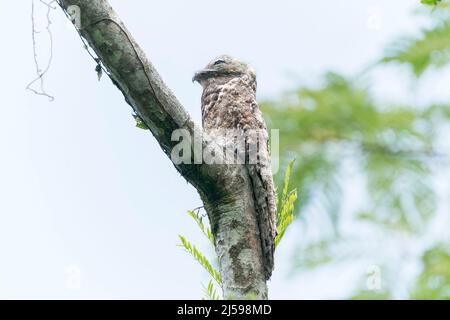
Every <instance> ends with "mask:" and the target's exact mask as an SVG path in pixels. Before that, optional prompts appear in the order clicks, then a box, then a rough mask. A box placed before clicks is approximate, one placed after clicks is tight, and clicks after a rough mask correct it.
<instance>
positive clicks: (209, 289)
mask: <svg viewBox="0 0 450 320" xmlns="http://www.w3.org/2000/svg"><path fill="white" fill-rule="evenodd" d="M203 290H204V292H205V298H206V299H207V300H220V295H219V294H218V293H217V289H216V287H215V286H214V283H213V280H212V279H210V280H209V282H208V285H207V286H204V285H203Z"/></svg>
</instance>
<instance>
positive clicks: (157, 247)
mask: <svg viewBox="0 0 450 320" xmlns="http://www.w3.org/2000/svg"><path fill="white" fill-rule="evenodd" d="M110 2H111V4H112V6H113V7H114V8H115V9H116V11H117V13H118V14H119V16H120V17H121V19H122V20H123V21H124V23H125V24H126V26H127V27H128V29H129V30H130V32H131V33H132V34H133V36H134V37H135V39H136V40H137V42H138V43H139V44H140V45H141V47H142V48H143V49H144V51H145V52H146V54H147V55H148V57H149V59H150V60H151V61H152V62H153V64H154V65H155V67H156V68H157V69H158V71H159V72H160V74H161V75H162V77H163V79H164V80H165V81H166V82H167V84H168V85H169V87H170V88H172V90H173V92H174V93H175V95H176V96H177V97H178V99H179V100H180V101H181V103H182V104H183V105H184V106H185V107H186V109H187V110H188V111H189V112H190V113H191V114H192V116H193V118H194V119H195V120H196V121H199V120H200V94H201V88H200V86H198V85H196V84H192V82H191V78H192V75H193V74H194V72H195V71H196V70H198V69H200V68H202V67H203V66H204V65H206V63H207V62H209V61H210V60H211V59H212V58H213V57H215V56H217V55H220V54H223V53H226V54H230V55H233V56H235V57H238V58H240V59H242V60H245V61H247V62H249V63H250V64H251V65H252V66H253V67H254V68H255V69H256V71H257V74H258V85H259V88H258V90H259V92H258V96H259V99H267V98H273V97H276V96H278V95H279V94H281V93H282V92H283V91H286V90H289V89H293V88H295V87H296V86H298V85H300V84H305V83H306V84H314V83H317V82H318V79H319V76H320V74H321V73H323V72H324V71H327V70H335V71H338V72H341V73H344V74H348V75H353V74H356V73H358V72H359V71H362V70H363V69H364V68H365V67H366V66H368V65H369V64H370V63H371V62H373V61H376V60H377V58H379V57H381V56H382V54H383V52H384V48H385V47H386V45H388V44H389V43H391V42H392V41H393V40H394V39H396V37H397V36H399V35H404V34H408V33H410V34H415V33H417V32H418V30H419V26H421V25H424V23H426V22H425V21H426V20H425V19H424V18H423V17H421V16H418V15H417V14H415V13H414V9H416V8H417V7H418V5H417V4H418V2H419V1H418V0H417V1H413V0H396V1H392V0H377V1H366V0H333V1H331V0H328V1H326V0H316V1H309V0H308V1H306V0H295V1H294V0H290V1H288V0H280V1H276V2H274V1H264V0H246V1H237V0H229V1H226V2H224V1H211V0H208V1H206V0H193V1H185V0H167V1H158V2H156V1H145V2H144V1H137V0H127V1H124V0H114V1H113V0H111V1H110ZM36 6H37V7H38V8H37V12H36V15H37V19H39V21H42V19H43V18H45V10H43V9H44V7H42V6H41V5H39V1H36ZM0 18H1V19H0V26H1V28H0V36H1V39H2V43H3V45H2V49H1V50H0V57H1V59H0V61H1V64H2V66H1V70H2V71H3V75H4V76H3V77H0V90H1V92H2V98H1V100H0V298H12V299H17V298H25V299H28V298H33V299H34V298H37V299H48V298H60V299H77V298H86V299H99V298H102V299H123V298H125V299H169V298H182V299H189V298H190V299H197V298H201V297H202V287H201V283H202V282H203V283H206V282H207V281H208V278H207V277H206V275H205V273H204V271H203V270H202V269H201V267H200V266H199V265H198V264H197V263H195V262H194V261H193V259H192V258H191V257H190V256H188V255H187V254H186V253H184V252H183V250H181V249H180V248H178V247H177V246H176V245H177V243H178V237H177V235H178V234H179V233H181V234H183V235H185V236H186V237H188V238H189V239H190V240H192V241H193V242H195V243H196V244H198V245H199V247H201V248H204V251H206V252H210V251H208V250H209V249H208V248H207V246H206V245H207V241H205V240H204V239H203V238H202V236H201V235H200V233H199V231H198V230H197V227H196V226H195V223H193V221H191V218H189V217H188V216H187V214H186V211H187V210H188V209H192V208H195V207H198V206H200V205H201V201H200V199H199V197H198V195H197V193H196V191H195V189H194V188H193V187H191V186H190V185H188V184H187V183H186V182H185V180H184V179H183V178H181V177H180V176H179V174H178V173H177V172H176V170H175V169H174V168H173V166H172V164H171V162H170V161H169V160H168V159H167V158H166V156H165V155H164V153H163V152H162V151H161V150H160V148H159V146H158V145H157V143H156V141H155V139H154V138H153V137H152V136H151V135H150V134H149V133H148V132H146V131H143V130H140V129H137V128H135V126H134V120H133V118H132V116H131V108H130V107H129V106H128V105H127V104H126V103H125V102H124V99H123V97H122V95H121V93H120V92H119V91H118V90H117V89H116V87H114V86H113V85H112V83H111V81H110V80H109V79H107V78H106V77H104V78H103V79H102V80H101V81H100V82H99V81H98V80H97V75H96V74H95V72H94V68H95V63H94V62H93V61H92V59H91V58H90V57H89V55H88V54H87V53H86V51H85V50H84V49H83V47H82V44H81V41H80V39H79V38H78V36H77V34H76V32H75V30H74V29H73V26H72V25H71V24H70V23H69V22H68V21H67V19H66V18H65V16H64V14H63V13H62V11H60V10H54V11H52V13H51V19H52V25H51V30H52V32H53V40H54V48H53V61H52V64H51V69H50V71H49V73H48V74H47V76H46V79H45V86H46V89H47V91H48V92H49V93H50V94H51V95H53V96H54V97H55V100H54V101H53V102H49V101H48V99H47V98H45V97H41V96H36V95H34V94H32V93H31V92H29V91H26V90H25V87H26V85H27V83H28V82H30V81H31V80H32V79H33V78H34V72H35V67H34V62H33V51H32V50H33V48H32V40H31V0H21V1H12V0H10V1H7V0H0ZM39 25H40V27H38V29H39V30H42V31H44V30H43V28H42V26H43V25H42V24H39ZM37 40H38V41H37V45H38V47H39V53H41V55H40V56H39V59H40V61H42V63H43V64H44V65H45V61H46V59H47V52H46V50H47V49H48V47H49V43H48V39H47V38H46V34H45V32H42V33H41V34H39V35H38V38H37ZM401 77H402V76H401V75H399V74H398V73H395V72H393V71H392V70H389V69H388V68H386V70H381V71H378V72H377V73H376V76H375V80H374V81H373V90H374V91H375V92H376V94H377V97H379V98H380V99H386V100H393V101H395V100H400V99H404V100H405V99H406V100H408V99H412V100H414V101H417V100H418V101H421V100H426V99H427V97H428V96H433V97H436V96H437V97H439V96H442V91H443V90H442V87H441V82H439V81H437V82H436V81H433V79H428V80H427V79H425V81H428V82H430V83H433V85H431V84H430V85H429V86H428V87H427V86H425V90H426V88H428V91H427V93H425V92H411V90H412V89H411V90H410V92H411V93H412V94H410V95H407V96H405V95H404V92H408V86H410V84H408V83H403V82H402V81H401ZM399 80H400V81H399ZM444 80H445V79H442V81H444ZM440 81H441V80H440ZM399 83H402V85H404V86H406V90H400V88H399ZM402 92H403V96H402ZM281 135H282V133H281ZM298 230H299V229H297V228H295V227H293V228H292V229H291V230H289V231H288V233H287V235H286V239H285V240H284V241H283V243H282V245H281V246H280V248H279V250H278V252H277V257H276V259H277V264H276V269H275V272H274V275H273V277H272V280H271V281H270V284H269V287H270V297H271V298H273V299H277V298H336V297H342V296H345V294H347V293H348V292H350V291H351V289H353V288H349V286H348V283H349V279H351V278H352V277H353V278H358V277H361V275H362V274H364V272H365V269H366V268H363V269H361V270H362V271H361V270H360V269H357V270H355V269H352V270H338V271H337V272H334V273H332V272H331V271H330V273H327V276H326V277H323V274H322V273H318V272H317V273H314V272H313V273H309V275H308V276H305V275H300V276H298V275H295V274H293V273H292V272H291V271H292V270H291V257H292V255H293V252H292V249H293V248H294V247H295V246H294V244H295V242H296V241H297V240H298V237H297V234H296V232H298ZM210 253H211V252H210ZM210 256H212V255H210Z"/></svg>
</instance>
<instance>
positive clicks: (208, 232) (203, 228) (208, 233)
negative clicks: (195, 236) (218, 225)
mask: <svg viewBox="0 0 450 320" xmlns="http://www.w3.org/2000/svg"><path fill="white" fill-rule="evenodd" d="M188 214H189V215H190V216H191V218H192V219H194V221H195V222H196V223H197V225H198V227H199V228H200V231H201V232H202V233H203V234H204V235H205V236H206V237H207V238H208V240H209V242H211V244H212V245H213V247H214V246H215V245H214V236H213V234H212V232H211V228H208V227H206V226H205V224H204V223H203V221H202V220H201V219H200V218H199V217H198V215H197V214H196V213H195V212H194V211H192V210H189V211H188Z"/></svg>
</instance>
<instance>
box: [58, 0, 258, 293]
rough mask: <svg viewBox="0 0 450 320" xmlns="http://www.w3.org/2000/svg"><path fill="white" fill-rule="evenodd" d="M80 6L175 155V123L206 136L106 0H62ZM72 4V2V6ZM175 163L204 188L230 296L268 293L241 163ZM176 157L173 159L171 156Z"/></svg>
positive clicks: (122, 85)
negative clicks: (173, 134)
mask: <svg viewBox="0 0 450 320" xmlns="http://www.w3.org/2000/svg"><path fill="white" fill-rule="evenodd" d="M59 4H60V6H61V7H62V8H63V10H64V11H65V12H66V13H67V12H68V10H69V8H71V6H77V8H79V13H80V14H81V15H80V17H79V18H80V20H79V22H80V23H81V24H80V25H79V28H78V31H79V33H80V35H81V36H82V38H84V39H85V40H86V41H87V43H88V44H89V46H90V47H91V48H92V49H93V50H94V51H95V53H96V54H97V56H98V57H99V59H100V60H101V62H102V64H103V66H104V68H105V71H107V74H108V75H109V76H110V78H111V80H112V81H113V83H114V84H115V85H116V86H117V87H118V88H119V90H120V91H121V92H122V93H123V95H124V97H125V100H126V101H127V103H128V104H130V105H131V107H132V108H133V110H134V112H135V113H136V114H137V115H138V116H139V117H140V118H141V119H142V121H143V122H144V123H145V124H146V125H147V126H148V128H149V129H150V131H151V133H152V134H153V136H154V137H155V138H156V140H157V141H158V143H159V145H160V146H161V148H162V150H163V151H164V152H165V153H166V154H167V155H168V156H169V159H171V152H172V149H173V148H174V146H175V145H176V144H178V141H172V133H173V132H174V130H176V129H185V130H187V131H188V132H189V134H190V136H191V137H195V136H197V137H201V132H202V129H201V128H200V127H198V126H197V125H196V124H195V123H194V122H193V121H192V119H191V117H190V116H189V114H188V113H187V112H186V110H185V109H184V108H183V107H182V105H181V104H180V103H179V101H178V100H177V99H176V97H175V96H174V95H173V94H172V92H171V91H170V89H169V88H168V87H167V86H166V85H165V84H164V82H163V81H162V79H161V77H160V75H159V74H158V72H157V71H156V69H155V68H154V67H153V65H152V64H151V63H150V62H149V61H148V60H147V58H146V56H145V54H144V52H143V51H142V49H141V48H140V47H139V45H138V44H137V43H136V42H135V40H134V39H133V38H132V36H131V35H130V33H129V32H128V31H127V29H126V27H125V26H124V24H123V23H122V22H121V21H120V19H119V18H118V16H117V15H116V14H115V12H114V11H113V9H112V8H111V6H110V5H109V4H108V2H107V1H106V0H60V1H59ZM72 8H73V7H72ZM192 151H193V152H192V153H191V154H192V159H191V160H192V161H191V164H175V163H174V166H175V168H176V169H177V170H178V171H179V172H180V173H181V175H182V176H183V177H184V178H185V179H186V180H187V181H188V182H190V183H191V184H192V185H193V186H194V187H195V188H196V189H197V190H198V192H199V194H200V196H201V198H202V200H203V202H204V205H205V209H206V211H207V213H208V216H209V219H210V222H211V230H212V232H213V235H214V238H215V247H216V253H217V255H218V258H219V263H220V270H221V275H222V283H223V291H224V297H225V298H236V299H243V298H258V299H266V298H267V286H266V282H265V277H264V272H263V270H264V269H263V261H262V254H261V243H260V238H259V229H258V225H257V221H256V214H255V206H254V203H253V193H252V187H251V182H250V180H249V176H248V173H247V171H246V169H245V168H244V166H242V165H206V164H194V163H195V162H194V151H195V150H194V144H193V145H192ZM172 162H173V161H172Z"/></svg>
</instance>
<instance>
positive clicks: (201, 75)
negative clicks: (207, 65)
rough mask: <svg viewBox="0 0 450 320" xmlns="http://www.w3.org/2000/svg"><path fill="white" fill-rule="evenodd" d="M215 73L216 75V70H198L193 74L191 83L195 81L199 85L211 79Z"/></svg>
mask: <svg viewBox="0 0 450 320" xmlns="http://www.w3.org/2000/svg"><path fill="white" fill-rule="evenodd" d="M216 73H217V70H214V69H203V70H200V71H198V72H196V73H195V75H194V77H193V78H192V82H195V81H197V82H198V83H201V82H202V81H203V80H206V79H208V78H210V77H213V76H214V75H215V74H216Z"/></svg>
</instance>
